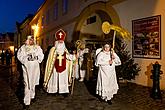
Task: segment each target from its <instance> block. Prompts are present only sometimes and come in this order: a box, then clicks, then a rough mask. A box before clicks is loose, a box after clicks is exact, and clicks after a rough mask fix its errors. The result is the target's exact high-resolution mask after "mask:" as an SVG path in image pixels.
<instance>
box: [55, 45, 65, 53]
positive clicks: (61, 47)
mask: <svg viewBox="0 0 165 110" xmlns="http://www.w3.org/2000/svg"><path fill="white" fill-rule="evenodd" d="M56 51H57V54H64V51H65V44H64V42H63V43H58V42H57V43H56Z"/></svg>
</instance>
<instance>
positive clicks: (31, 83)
mask: <svg viewBox="0 0 165 110" xmlns="http://www.w3.org/2000/svg"><path fill="white" fill-rule="evenodd" d="M29 39H31V36H29V37H28V39H27V41H26V44H24V45H22V46H21V47H20V48H19V50H18V52H17V58H18V60H19V61H20V62H21V63H22V69H23V77H24V84H25V96H24V103H25V105H30V102H31V99H34V98H35V86H36V85H39V79H40V65H39V63H41V62H42V60H43V58H44V54H43V51H42V49H41V47H40V46H38V45H36V44H33V45H29V44H28V43H27V42H28V40H29Z"/></svg>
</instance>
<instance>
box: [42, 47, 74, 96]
mask: <svg viewBox="0 0 165 110" xmlns="http://www.w3.org/2000/svg"><path fill="white" fill-rule="evenodd" d="M57 50H60V51H62V53H63V52H66V69H65V70H64V71H62V72H60V73H59V72H57V71H56V68H55V66H54V63H55V60H56V57H57V54H58V52H57ZM69 60H72V59H71V57H70V55H69V53H68V51H67V49H66V48H65V46H64V47H63V48H59V49H57V48H56V47H52V48H51V49H50V52H49V55H48V59H47V63H46V68H45V76H44V87H45V89H46V91H47V92H48V93H57V92H58V93H69V87H68V86H69V83H68V78H69V77H68V74H69V70H70V68H69Z"/></svg>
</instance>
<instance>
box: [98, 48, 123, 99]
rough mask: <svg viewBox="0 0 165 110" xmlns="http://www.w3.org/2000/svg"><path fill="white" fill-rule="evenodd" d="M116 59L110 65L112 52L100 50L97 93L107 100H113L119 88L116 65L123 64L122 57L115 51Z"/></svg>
mask: <svg viewBox="0 0 165 110" xmlns="http://www.w3.org/2000/svg"><path fill="white" fill-rule="evenodd" d="M114 56H115V59H113V63H112V65H111V66H110V64H109V60H110V59H111V57H110V52H108V53H107V52H104V51H102V52H100V53H99V54H98V56H97V62H96V63H97V65H98V66H99V71H98V78H97V86H96V94H98V95H100V96H101V98H102V99H103V100H105V101H107V100H111V98H113V95H114V94H117V91H118V89H119V87H118V84H117V78H116V71H115V66H117V65H121V61H120V58H119V57H118V56H117V54H116V53H114Z"/></svg>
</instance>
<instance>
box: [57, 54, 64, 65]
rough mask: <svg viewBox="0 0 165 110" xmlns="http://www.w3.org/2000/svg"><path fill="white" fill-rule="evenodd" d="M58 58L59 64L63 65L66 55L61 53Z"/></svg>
mask: <svg viewBox="0 0 165 110" xmlns="http://www.w3.org/2000/svg"><path fill="white" fill-rule="evenodd" d="M57 59H59V66H62V59H64V57H63V56H62V55H61V54H59V56H58V57H57Z"/></svg>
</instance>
